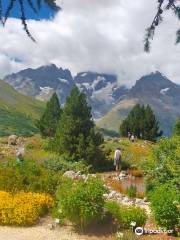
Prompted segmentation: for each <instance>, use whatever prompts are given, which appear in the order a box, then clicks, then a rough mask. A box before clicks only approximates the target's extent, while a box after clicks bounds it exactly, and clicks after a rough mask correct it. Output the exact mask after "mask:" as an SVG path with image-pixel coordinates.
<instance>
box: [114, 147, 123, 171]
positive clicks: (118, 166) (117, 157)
mask: <svg viewBox="0 0 180 240" xmlns="http://www.w3.org/2000/svg"><path fill="white" fill-rule="evenodd" d="M121 157H122V153H121V149H120V148H117V149H116V150H115V153H114V165H115V167H116V172H117V173H118V174H119V173H120V170H121Z"/></svg>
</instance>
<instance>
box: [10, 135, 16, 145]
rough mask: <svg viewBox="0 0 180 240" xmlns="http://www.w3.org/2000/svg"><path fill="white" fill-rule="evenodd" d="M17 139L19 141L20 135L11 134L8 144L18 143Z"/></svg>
mask: <svg viewBox="0 0 180 240" xmlns="http://www.w3.org/2000/svg"><path fill="white" fill-rule="evenodd" d="M17 141H18V136H17V135H11V136H9V138H8V145H9V146H10V145H17Z"/></svg>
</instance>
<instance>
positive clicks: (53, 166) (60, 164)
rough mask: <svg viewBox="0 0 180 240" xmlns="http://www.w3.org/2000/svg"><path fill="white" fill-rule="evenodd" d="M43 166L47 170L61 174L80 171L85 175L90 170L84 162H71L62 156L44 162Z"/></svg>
mask: <svg viewBox="0 0 180 240" xmlns="http://www.w3.org/2000/svg"><path fill="white" fill-rule="evenodd" d="M44 166H45V168H47V169H49V170H52V171H55V172H62V173H64V172H66V171H69V170H73V171H75V172H78V171H80V172H81V173H84V174H87V173H89V171H90V169H91V166H90V165H88V164H87V163H86V162H84V161H79V162H71V161H68V160H67V159H66V158H65V157H62V156H59V157H54V158H53V159H49V160H47V161H45V162H44Z"/></svg>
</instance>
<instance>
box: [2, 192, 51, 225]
mask: <svg viewBox="0 0 180 240" xmlns="http://www.w3.org/2000/svg"><path fill="white" fill-rule="evenodd" d="M0 199H1V201H0V224H2V225H17V226H29V225H32V224H34V223H36V221H37V220H38V218H39V217H40V216H42V215H44V214H45V213H47V212H48V211H49V209H50V208H52V207H53V204H54V201H53V199H52V197H50V196H49V195H47V194H38V193H23V192H21V193H18V194H15V195H12V194H10V193H7V192H2V191H1V192H0Z"/></svg>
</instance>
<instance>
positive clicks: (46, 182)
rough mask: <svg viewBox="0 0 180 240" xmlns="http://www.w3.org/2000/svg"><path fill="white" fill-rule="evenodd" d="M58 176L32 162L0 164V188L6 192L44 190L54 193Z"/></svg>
mask: <svg viewBox="0 0 180 240" xmlns="http://www.w3.org/2000/svg"><path fill="white" fill-rule="evenodd" d="M59 178H60V176H59V175H58V174H55V173H54V172H53V171H50V170H47V169H45V168H44V167H43V166H41V165H39V164H37V163H35V162H33V161H28V162H27V161H25V162H24V163H23V164H22V165H18V164H16V163H15V162H10V163H7V164H5V165H1V166H0V190H2V191H7V192H19V191H25V192H44V193H49V194H54V193H55V192H56V189H57V185H58V182H59Z"/></svg>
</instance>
